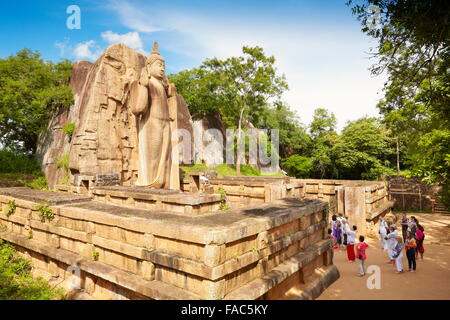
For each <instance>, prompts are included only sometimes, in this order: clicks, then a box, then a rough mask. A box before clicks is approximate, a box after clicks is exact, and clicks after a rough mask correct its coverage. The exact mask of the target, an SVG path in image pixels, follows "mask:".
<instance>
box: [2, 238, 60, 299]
mask: <svg viewBox="0 0 450 320" xmlns="http://www.w3.org/2000/svg"><path fill="white" fill-rule="evenodd" d="M64 298H65V296H64V293H63V292H62V290H60V289H53V288H51V287H50V285H49V284H48V283H47V282H46V281H45V280H43V279H41V278H34V277H33V276H32V274H31V265H30V262H29V261H28V260H26V259H24V258H22V257H21V256H20V255H19V254H18V253H17V252H16V250H15V249H14V247H13V246H12V245H11V244H9V243H6V242H4V241H3V240H1V239H0V300H50V299H58V300H60V299H64Z"/></svg>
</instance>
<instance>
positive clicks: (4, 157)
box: [0, 149, 41, 174]
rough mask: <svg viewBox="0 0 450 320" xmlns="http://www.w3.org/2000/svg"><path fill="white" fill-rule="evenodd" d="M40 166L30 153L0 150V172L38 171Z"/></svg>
mask: <svg viewBox="0 0 450 320" xmlns="http://www.w3.org/2000/svg"><path fill="white" fill-rule="evenodd" d="M40 171H41V168H40V166H39V164H38V163H37V161H36V159H35V158H34V157H33V156H31V155H26V154H21V153H18V152H13V151H8V150H5V149H2V150H0V172H1V173H29V174H33V173H39V172H40Z"/></svg>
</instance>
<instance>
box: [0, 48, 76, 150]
mask: <svg viewBox="0 0 450 320" xmlns="http://www.w3.org/2000/svg"><path fill="white" fill-rule="evenodd" d="M71 70H72V63H71V62H70V61H68V60H64V61H62V62H60V63H57V64H54V63H52V62H48V61H44V60H42V59H41V55H40V54H39V53H38V52H33V51H31V50H29V49H24V50H22V51H19V52H18V53H17V54H16V55H14V56H10V57H8V58H6V59H0V142H1V143H2V144H3V145H4V146H5V147H7V148H9V149H11V150H17V151H24V152H31V153H34V152H35V151H36V146H37V141H38V136H39V134H40V133H41V132H43V131H44V130H45V129H46V128H47V125H48V120H49V118H50V117H51V115H52V113H53V112H54V111H55V110H56V109H58V108H60V107H68V106H70V105H71V104H72V103H73V95H72V90H71V89H70V87H69V86H68V83H69V79H70V75H71Z"/></svg>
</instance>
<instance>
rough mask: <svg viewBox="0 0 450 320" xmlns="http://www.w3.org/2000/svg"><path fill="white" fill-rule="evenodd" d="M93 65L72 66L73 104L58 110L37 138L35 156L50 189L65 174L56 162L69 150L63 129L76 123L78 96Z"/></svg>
mask: <svg viewBox="0 0 450 320" xmlns="http://www.w3.org/2000/svg"><path fill="white" fill-rule="evenodd" d="M93 65H94V64H93V63H91V62H88V61H78V62H76V63H75V64H74V65H73V67H72V75H71V78H70V87H71V88H72V92H73V96H74V104H73V105H72V106H70V108H61V109H59V110H58V111H57V112H56V113H55V114H54V115H53V117H52V119H51V120H50V123H49V125H48V128H47V131H46V132H44V133H43V134H42V135H41V136H40V137H39V143H38V148H37V152H36V156H37V158H38V160H39V162H40V163H41V166H42V170H43V171H44V174H45V176H46V178H47V181H48V184H49V186H50V187H53V186H54V185H55V184H58V183H60V182H61V181H62V180H63V179H65V175H66V174H67V173H66V172H65V169H64V168H58V166H57V162H58V160H59V161H63V158H64V157H65V156H66V155H68V152H69V149H70V141H69V137H68V136H67V135H66V134H65V133H64V131H63V128H64V126H66V125H67V124H68V123H78V119H79V106H80V96H81V94H82V91H83V88H84V85H85V84H86V79H87V75H88V74H89V72H90V70H91V69H92V67H93Z"/></svg>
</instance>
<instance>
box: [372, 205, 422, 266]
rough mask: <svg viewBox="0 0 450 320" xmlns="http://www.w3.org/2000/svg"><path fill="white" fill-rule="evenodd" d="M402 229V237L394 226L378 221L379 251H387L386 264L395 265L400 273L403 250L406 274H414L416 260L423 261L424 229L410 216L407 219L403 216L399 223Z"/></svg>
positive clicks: (382, 220)
mask: <svg viewBox="0 0 450 320" xmlns="http://www.w3.org/2000/svg"><path fill="white" fill-rule="evenodd" d="M400 224H401V227H402V235H401V236H399V235H398V232H397V227H396V226H395V225H394V224H389V223H388V222H387V221H386V220H385V219H383V218H381V219H380V226H379V228H380V231H379V233H380V239H381V249H382V250H385V251H387V253H388V256H389V262H388V264H392V265H395V267H396V268H397V271H396V272H397V273H402V272H403V271H404V270H403V248H404V249H405V252H406V258H407V259H408V272H415V271H416V267H417V263H416V261H417V259H418V258H419V255H420V258H421V259H422V260H423V254H424V252H425V249H424V247H423V241H424V239H425V233H424V232H425V229H424V228H423V226H422V225H421V224H420V223H419V220H418V219H417V218H416V217H414V216H411V218H409V219H408V217H407V216H406V214H403V217H402V220H401V221H400Z"/></svg>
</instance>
